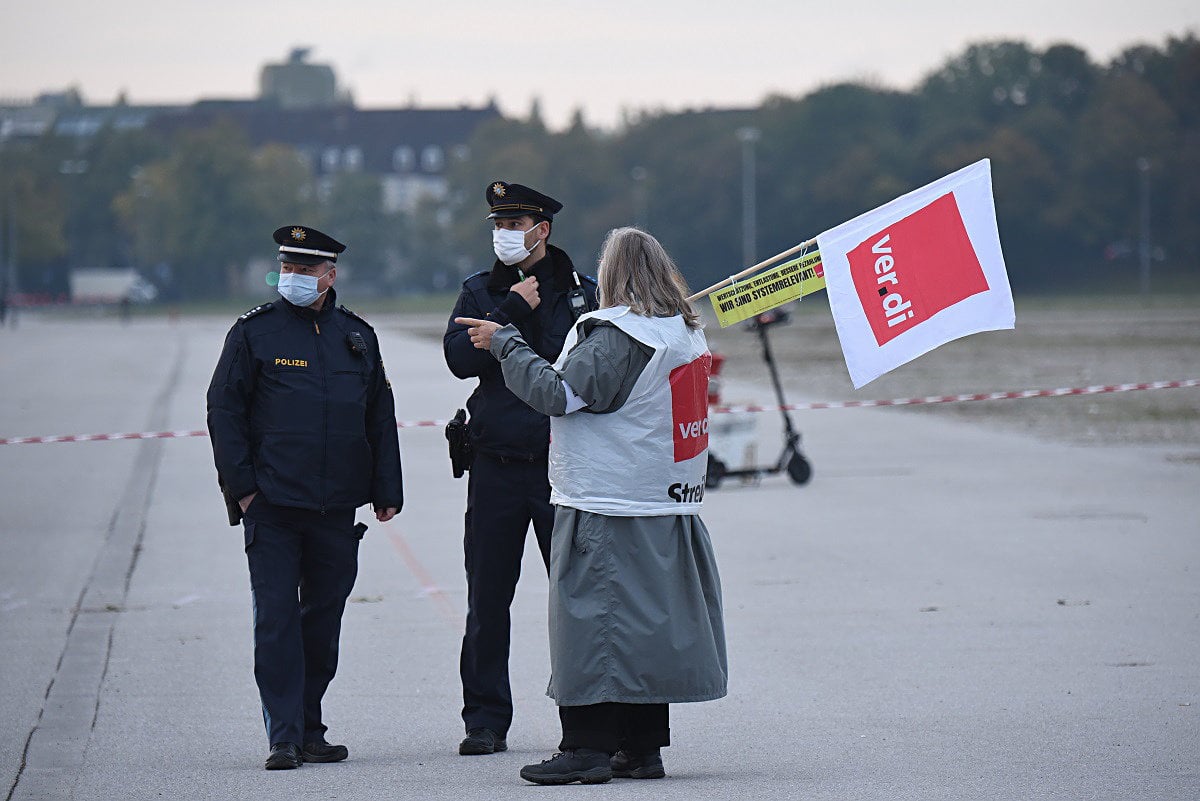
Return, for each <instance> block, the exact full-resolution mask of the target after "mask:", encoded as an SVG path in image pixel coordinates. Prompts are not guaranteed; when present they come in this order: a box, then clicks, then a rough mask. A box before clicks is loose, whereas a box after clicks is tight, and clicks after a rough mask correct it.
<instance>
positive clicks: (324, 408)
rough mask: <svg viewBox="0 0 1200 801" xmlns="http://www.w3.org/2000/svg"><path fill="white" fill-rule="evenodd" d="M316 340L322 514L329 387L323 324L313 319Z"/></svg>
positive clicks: (327, 447)
mask: <svg viewBox="0 0 1200 801" xmlns="http://www.w3.org/2000/svg"><path fill="white" fill-rule="evenodd" d="M313 331H314V332H315V334H314V335H315V336H316V337H318V339H317V340H316V343H315V344H316V352H317V367H318V369H319V370H320V372H321V514H325V494H326V493H325V462H326V460H327V459H328V458H329V387H328V385H327V383H326V381H325V364H324V362H323V360H322V359H321V340H320V336H321V326H319V325H317V321H316V320H313Z"/></svg>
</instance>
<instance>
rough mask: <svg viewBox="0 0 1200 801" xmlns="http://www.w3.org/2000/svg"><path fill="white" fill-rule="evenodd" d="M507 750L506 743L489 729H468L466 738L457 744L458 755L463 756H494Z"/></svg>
mask: <svg viewBox="0 0 1200 801" xmlns="http://www.w3.org/2000/svg"><path fill="white" fill-rule="evenodd" d="M507 750H508V741H507V740H505V739H504V738H503V737H501V736H500V735H499V734H496V732H494V731H492V730H491V729H469V730H468V731H467V737H466V739H465V740H463V741H462V742H461V743H459V744H458V753H460V754H462V755H463V756H479V755H481V754H495V753H497V752H499V751H507Z"/></svg>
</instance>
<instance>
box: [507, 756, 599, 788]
mask: <svg viewBox="0 0 1200 801" xmlns="http://www.w3.org/2000/svg"><path fill="white" fill-rule="evenodd" d="M608 758H609V757H608V752H607V751H595V750H593V749H591V748H571V749H567V750H566V751H563V752H562V753H561V754H555V755H554V756H552V757H550V758H549V759H547V760H544V761H543V762H542V763H541V764H540V765H526V766H525V767H523V768H521V778H522V779H524V780H525V781H527V782H533V783H534V784H570V783H571V782H582V783H583V784H603V783H604V782H606V781H608V780H609V779H611V778H612V777H613V772H612V768H611V767H610V766H609V764H608Z"/></svg>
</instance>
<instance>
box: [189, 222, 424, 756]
mask: <svg viewBox="0 0 1200 801" xmlns="http://www.w3.org/2000/svg"><path fill="white" fill-rule="evenodd" d="M275 241H276V243H278V244H279V256H278V258H279V260H280V261H281V262H282V266H281V268H280V279H279V293H280V295H281V296H282V297H280V299H279V300H276V301H275V302H274V303H270V304H265V305H262V306H259V307H257V308H255V309H251V310H250V311H248V312H246V313H245V314H243V315H242V316H241V317H240V318H238V320H237V322H235V323H234V325H233V328H231V329H230V331H229V334H228V336H227V337H226V339H225V347H224V350H223V351H222V352H221V358H220V361H219V362H218V363H217V368H216V371H215V372H214V373H213V378H212V383H211V384H210V385H209V388H208V430H209V434H210V437H211V439H212V446H213V455H214V458H215V461H216V466H217V474H218V477H219V480H220V483H221V486H222V489H223V491H224V492H225V495H226V498H227V499H229V502H230V505H231V509H232V517H231V523H233V522H234V521H235V520H236V517H237V513H238V512H239V511H240V513H241V517H242V521H241V522H242V524H243V527H244V529H245V547H246V557H247V559H248V561H249V564H250V584H251V589H252V593H253V601H254V678H255V681H256V682H257V684H258V689H259V695H260V698H261V700H262V708H263V719H264V722H265V724H266V729H267V737H268V739H269V742H270V745H271V751H270V754H269V756H268V757H267V762H266V767H267V768H268V769H286V768H296V767H299V766H300V764H301V763H302V762H337V761H340V760H342V759H345V758H346V757H347V755H348V750H347V748H346V747H345V746H342V745H330V744H329V743H327V742H326V740H325V731H326V726H325V724H324V722H323V721H322V718H321V698H322V697H323V696H324V694H325V690H326V688H327V687H328V686H329V682H330V681H331V680H332V679H333V676H334V672H335V671H336V670H337V659H338V636H339V633H340V631H341V619H342V612H343V610H344V608H345V605H346V599H347V597H349V595H350V590H351V588H352V587H353V586H354V579H355V576H356V575H357V572H358V545H359V540H360V539H361V537H362V532H363V531H365V529H366V527H365V526H363V525H361V524H359V525H358V526H356V525H355V523H354V513H355V509H356V508H357V507H359V506H362V505H364V504H367V503H370V504H372V505H373V507H374V511H375V517H376V519H377V520H378V521H380V522H387V521H388V520H390V519H392V517H394V516H395V514H396V513H397V512H398V511H399V510H400V507H401V506H402V505H403V503H404V492H403V488H402V484H401V475H400V448H399V438H398V436H397V431H396V412H395V407H394V403H393V399H392V389H391V384H390V383H389V382H388V380H387V375H386V374H385V373H384V369H383V360H382V357H381V355H380V352H379V340H378V338H377V337H376V335H375V332H374V331H373V330H372V328H371V326H370V325H368V324H367V323H366V322H365V321H364V320H363V319H362V318H360V317H358V316H357V315H356V314H354V313H353V312H351V311H350V310H348V309H346V307H344V306H338V305H337V299H336V298H337V296H336V294H335V292H334V289H333V284H334V281H335V279H336V278H337V267H336V262H337V257H338V254H340V253H342V251H344V250H345V249H346V246H345V245H343V244H342V243H340V242H338V241H337V240H336V239H333V238H332V237H330V236H328V235H326V234H323V233H321V232H320V231H318V230H316V229H314V228H309V227H307V226H302V225H288V226H284V227H282V228H280V229H279V230H277V231H276V232H275ZM233 504H236V506H234V505H233Z"/></svg>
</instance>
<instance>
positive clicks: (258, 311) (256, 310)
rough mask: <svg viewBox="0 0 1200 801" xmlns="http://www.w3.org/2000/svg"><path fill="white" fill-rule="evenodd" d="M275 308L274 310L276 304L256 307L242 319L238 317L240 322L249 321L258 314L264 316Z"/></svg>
mask: <svg viewBox="0 0 1200 801" xmlns="http://www.w3.org/2000/svg"><path fill="white" fill-rule="evenodd" d="M273 308H274V304H272V303H264V304H263V305H261V306H255V307H254V308H253V309H251V310H250V311H248V312H246V313H245V314H243V315H242V316H241V317H238V319H239V320H249V319H250V318H251V317H253V316H255V315H256V314H262V313H263V312H265V311H270V310H271V309H273Z"/></svg>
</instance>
